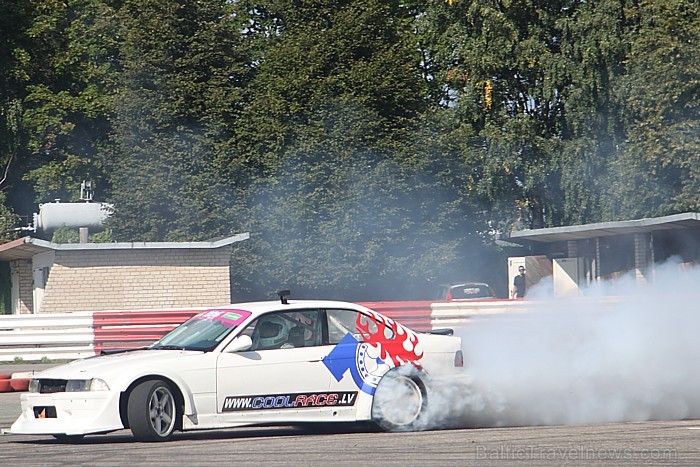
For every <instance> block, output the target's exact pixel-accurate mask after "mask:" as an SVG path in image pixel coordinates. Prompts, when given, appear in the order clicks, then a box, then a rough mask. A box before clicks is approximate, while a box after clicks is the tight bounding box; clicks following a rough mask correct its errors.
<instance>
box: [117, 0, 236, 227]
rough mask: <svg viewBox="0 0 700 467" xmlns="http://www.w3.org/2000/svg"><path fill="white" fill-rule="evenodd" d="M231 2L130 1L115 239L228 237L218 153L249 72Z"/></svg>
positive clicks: (226, 195) (124, 14) (125, 12)
mask: <svg viewBox="0 0 700 467" xmlns="http://www.w3.org/2000/svg"><path fill="white" fill-rule="evenodd" d="M227 3H228V2H225V1H216V0H212V1H208V2H196V3H192V2H189V1H184V0H182V1H175V2H173V1H164V0H151V1H148V2H146V3H144V2H141V1H126V2H124V5H123V7H122V10H121V15H120V21H121V25H122V36H123V37H124V44H123V45H122V47H121V48H120V56H119V60H120V62H121V63H123V64H124V65H123V66H124V71H123V73H122V74H121V75H120V91H119V99H118V100H116V101H115V107H114V116H113V118H112V119H111V123H112V126H113V134H112V148H111V150H110V152H109V158H108V159H107V160H106V161H105V164H106V166H107V167H108V168H109V170H110V181H111V184H112V187H113V191H112V196H111V198H110V199H111V200H112V202H113V203H114V204H115V215H114V217H113V219H112V220H111V226H112V228H113V230H114V232H115V235H116V236H117V237H118V238H122V239H126V240H137V239H138V240H143V241H156V240H184V239H190V240H191V239H196V238H207V237H212V236H217V235H222V234H226V233H228V232H229V230H230V229H231V226H232V223H233V222H234V221H233V219H232V216H231V215H230V214H229V208H230V204H232V203H233V202H232V201H231V191H229V190H228V187H227V184H226V183H225V181H224V180H222V179H221V178H220V175H221V174H220V171H219V166H218V165H217V164H218V163H217V162H216V161H217V160H218V158H220V156H218V155H217V151H218V150H217V145H219V144H220V142H221V140H222V139H224V138H225V137H226V132H227V130H226V126H227V125H230V124H231V122H229V121H228V120H230V119H235V115H236V113H237V112H238V109H239V107H240V88H241V86H242V82H243V81H244V80H245V73H246V71H245V63H243V62H244V60H245V58H244V57H241V56H240V54H241V52H240V51H237V50H236V43H237V42H236V41H237V37H238V31H239V30H240V24H239V23H238V20H237V18H236V17H235V16H234V15H232V14H231V11H230V7H229V6H227ZM219 154H220V153H219Z"/></svg>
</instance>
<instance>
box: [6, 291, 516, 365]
mask: <svg viewBox="0 0 700 467" xmlns="http://www.w3.org/2000/svg"><path fill="white" fill-rule="evenodd" d="M527 303H528V302H526V301H522V300H492V301H484V302H430V301H414V302H362V303H360V304H361V305H364V306H366V307H368V308H371V309H373V310H376V311H377V312H379V313H382V314H384V315H386V316H388V317H390V318H392V319H395V320H397V321H399V322H401V323H402V324H405V325H407V326H408V327H411V328H413V329H415V330H418V331H426V330H430V329H432V328H433V327H436V328H438V327H449V326H458V325H462V324H464V323H465V322H466V321H468V320H470V319H473V318H475V317H476V316H485V315H493V314H503V315H505V314H508V313H510V312H517V311H525V310H526V309H527V308H528V307H527ZM205 309H207V308H191V309H186V310H183V309H171V310H136V311H95V312H75V313H61V314H45V315H41V314H37V315H4V316H0V362H3V361H4V362H7V361H13V360H20V359H21V360H24V361H40V360H42V359H44V358H46V359H51V360H56V359H69V360H72V359H76V358H84V357H88V356H91V355H95V354H99V353H100V352H102V351H103V350H113V349H119V348H122V349H123V348H135V347H142V346H146V345H149V344H150V343H152V342H154V341H156V340H158V339H159V338H160V337H161V336H163V335H164V334H166V333H167V332H168V331H170V330H171V329H173V328H174V327H175V326H177V325H178V324H180V323H182V322H184V321H185V320H187V319H188V318H190V317H191V316H193V315H195V314H196V313H198V312H199V311H202V310H205Z"/></svg>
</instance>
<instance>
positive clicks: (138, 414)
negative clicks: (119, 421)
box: [127, 380, 178, 441]
mask: <svg viewBox="0 0 700 467" xmlns="http://www.w3.org/2000/svg"><path fill="white" fill-rule="evenodd" d="M177 415H178V405H177V401H176V399H175V396H174V395H173V391H172V390H171V389H170V386H168V384H166V383H165V382H164V381H160V380H152V381H145V382H143V383H141V384H139V385H138V386H136V387H135V388H134V390H133V391H132V392H131V394H130V395H129V402H128V405H127V416H128V419H129V428H131V432H132V433H133V434H134V437H135V438H136V439H137V440H139V441H167V440H168V439H170V437H171V436H172V434H173V431H175V425H176V421H177Z"/></svg>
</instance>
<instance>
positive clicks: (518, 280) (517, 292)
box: [512, 266, 526, 298]
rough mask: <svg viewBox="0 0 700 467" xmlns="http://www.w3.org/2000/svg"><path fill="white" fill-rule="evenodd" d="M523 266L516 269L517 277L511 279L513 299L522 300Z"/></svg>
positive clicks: (523, 291) (523, 285)
mask: <svg viewBox="0 0 700 467" xmlns="http://www.w3.org/2000/svg"><path fill="white" fill-rule="evenodd" d="M525 287H526V286H525V266H519V267H518V275H517V276H515V279H513V293H512V297H513V298H523V297H524V296H525Z"/></svg>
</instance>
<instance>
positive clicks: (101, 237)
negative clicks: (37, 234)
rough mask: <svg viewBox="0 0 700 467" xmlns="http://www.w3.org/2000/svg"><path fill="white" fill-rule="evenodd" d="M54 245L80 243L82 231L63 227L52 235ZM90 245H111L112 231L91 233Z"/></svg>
mask: <svg viewBox="0 0 700 467" xmlns="http://www.w3.org/2000/svg"><path fill="white" fill-rule="evenodd" d="M51 241H52V242H53V243H80V230H79V229H75V228H70V227H67V226H65V225H64V226H62V227H59V228H57V229H56V230H55V231H54V232H53V234H52V235H51ZM88 241H89V242H90V243H109V242H111V241H112V231H111V230H110V229H106V230H103V231H101V232H95V233H92V232H90V233H89V238H88Z"/></svg>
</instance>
